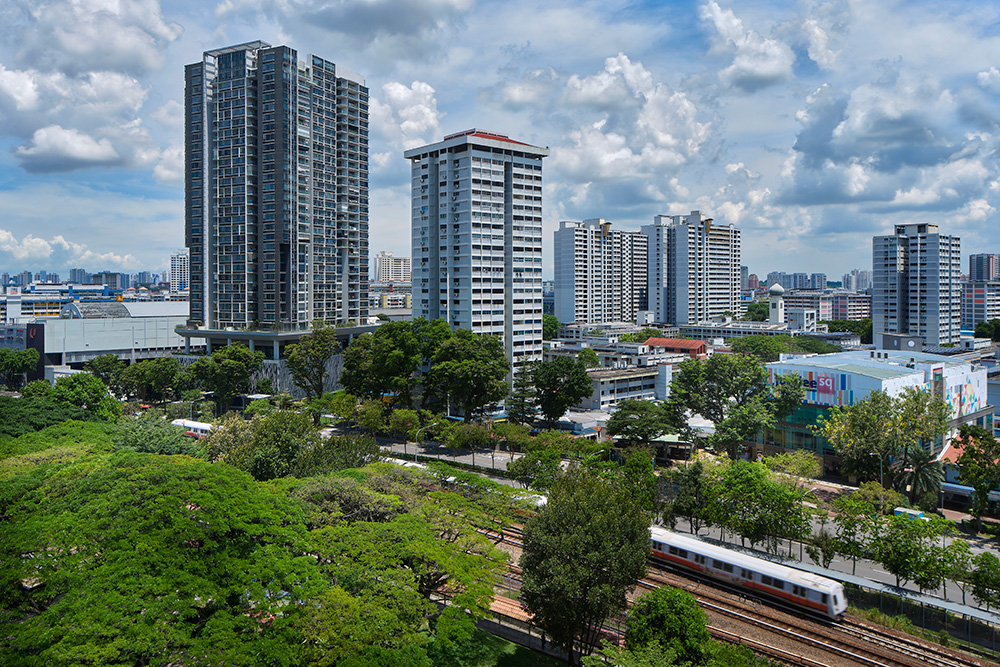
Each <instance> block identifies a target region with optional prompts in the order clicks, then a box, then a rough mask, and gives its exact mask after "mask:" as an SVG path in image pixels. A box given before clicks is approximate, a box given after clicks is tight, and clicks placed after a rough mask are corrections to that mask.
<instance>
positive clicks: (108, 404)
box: [52, 373, 121, 422]
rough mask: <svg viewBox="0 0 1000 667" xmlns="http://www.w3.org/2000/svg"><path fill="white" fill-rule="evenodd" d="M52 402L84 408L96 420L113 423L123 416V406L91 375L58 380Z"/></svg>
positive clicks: (53, 390) (76, 374)
mask: <svg viewBox="0 0 1000 667" xmlns="http://www.w3.org/2000/svg"><path fill="white" fill-rule="evenodd" d="M52 400H54V401H55V402H56V403H62V404H64V405H75V406H76V407H78V408H83V409H84V410H86V411H87V412H88V413H90V414H91V415H93V416H94V417H95V418H96V419H100V420H102V421H109V422H113V421H115V420H116V419H118V415H120V414H121V404H120V403H119V402H118V401H116V400H115V399H113V398H111V395H110V394H108V388H107V387H106V386H105V385H104V383H103V382H101V381H100V380H99V379H97V378H96V377H95V376H93V375H91V374H90V373H74V374H73V375H67V376H65V377H61V378H59V379H58V380H56V384H55V386H54V387H53V389H52Z"/></svg>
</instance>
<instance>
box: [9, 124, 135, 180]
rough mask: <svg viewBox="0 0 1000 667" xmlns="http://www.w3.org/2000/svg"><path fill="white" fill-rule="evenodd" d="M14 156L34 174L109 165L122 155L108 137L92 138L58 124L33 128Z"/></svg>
mask: <svg viewBox="0 0 1000 667" xmlns="http://www.w3.org/2000/svg"><path fill="white" fill-rule="evenodd" d="M14 155H15V156H16V157H17V158H18V160H20V162H21V166H22V167H23V168H24V169H25V170H26V171H29V172H35V173H46V172H51V171H70V170H73V169H82V168H85V167H96V166H108V165H111V164H115V163H117V162H118V161H119V159H120V157H121V156H119V155H118V153H117V151H115V149H114V146H112V145H111V142H110V141H108V140H107V139H100V140H95V139H94V138H93V137H90V136H87V135H85V134H82V133H80V132H78V131H76V130H73V129H66V128H63V127H60V126H59V125H49V126H48V127H43V128H41V129H39V130H37V131H35V134H34V136H32V138H31V141H30V142H29V143H28V144H27V145H26V146H20V147H19V148H18V149H17V150H16V151H14Z"/></svg>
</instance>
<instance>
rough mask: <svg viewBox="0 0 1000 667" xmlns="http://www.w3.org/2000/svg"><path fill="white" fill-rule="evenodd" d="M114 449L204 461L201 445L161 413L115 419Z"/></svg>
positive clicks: (150, 411) (145, 413)
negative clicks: (183, 456)
mask: <svg viewBox="0 0 1000 667" xmlns="http://www.w3.org/2000/svg"><path fill="white" fill-rule="evenodd" d="M114 445H115V449H131V450H133V451H136V452H150V453H153V454H187V455H188V456H194V457H196V458H205V447H204V445H203V443H201V442H199V441H198V440H194V439H193V438H190V437H188V436H187V435H185V431H184V429H183V428H181V427H180V426H174V425H173V424H171V423H170V421H168V420H167V419H166V418H164V416H163V414H162V413H159V412H157V411H153V410H148V411H146V412H143V413H141V414H139V415H136V416H134V417H132V416H125V417H123V418H121V419H119V420H118V423H117V424H116V425H115V434H114Z"/></svg>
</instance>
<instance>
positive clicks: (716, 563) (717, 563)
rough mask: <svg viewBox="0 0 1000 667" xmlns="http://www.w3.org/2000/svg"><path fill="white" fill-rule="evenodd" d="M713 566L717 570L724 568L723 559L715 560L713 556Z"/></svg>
mask: <svg viewBox="0 0 1000 667" xmlns="http://www.w3.org/2000/svg"><path fill="white" fill-rule="evenodd" d="M712 567H714V568H715V569H716V570H721V569H722V561H721V560H715V559H714V558H713V559H712Z"/></svg>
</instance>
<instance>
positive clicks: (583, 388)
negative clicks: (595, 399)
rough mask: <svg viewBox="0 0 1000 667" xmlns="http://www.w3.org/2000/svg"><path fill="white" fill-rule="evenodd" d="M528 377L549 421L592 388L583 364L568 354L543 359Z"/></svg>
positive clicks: (590, 391)
mask: <svg viewBox="0 0 1000 667" xmlns="http://www.w3.org/2000/svg"><path fill="white" fill-rule="evenodd" d="M532 378H533V379H534V381H535V389H536V391H537V392H538V407H539V409H540V410H541V412H542V415H543V416H544V417H545V419H546V420H548V422H549V423H551V424H553V425H555V423H556V422H558V421H559V419H560V418H561V417H562V416H563V415H564V414H566V410H568V409H569V408H570V407H572V406H574V405H576V404H577V403H579V402H580V401H581V400H583V399H584V398H586V397H587V396H590V395H591V394H592V393H593V392H594V386H593V383H592V382H591V380H590V376H589V375H587V368H586V367H585V366H584V365H583V363H582V362H581V361H578V360H575V359H571V358H570V357H556V358H555V359H553V360H552V361H543V362H542V363H540V364H538V365H536V366H535V368H534V372H533V373H532Z"/></svg>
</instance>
